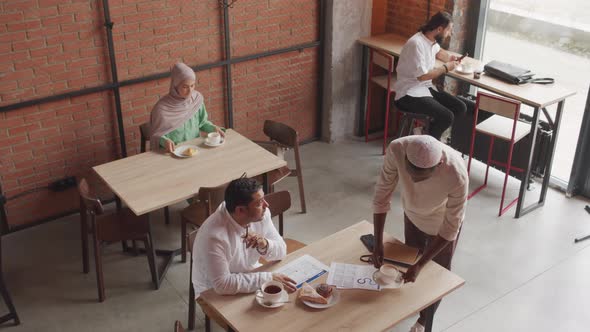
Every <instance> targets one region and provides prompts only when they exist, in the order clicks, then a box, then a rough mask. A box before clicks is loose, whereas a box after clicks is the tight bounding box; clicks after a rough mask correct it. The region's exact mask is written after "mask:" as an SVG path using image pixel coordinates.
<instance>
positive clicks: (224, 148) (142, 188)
mask: <svg viewBox="0 0 590 332" xmlns="http://www.w3.org/2000/svg"><path fill="white" fill-rule="evenodd" d="M225 135H226V140H225V143H224V144H223V145H221V146H219V147H215V148H211V147H208V146H206V145H204V144H203V143H204V140H203V139H202V138H197V139H194V140H191V141H188V142H185V143H183V145H185V144H194V145H197V146H198V153H197V154H196V155H194V156H192V157H190V158H178V157H175V156H172V155H171V154H169V153H158V152H151V151H148V152H145V153H141V154H138V155H135V156H131V157H127V158H123V159H119V160H115V161H112V162H109V163H106V164H103V165H99V166H95V167H94V168H93V169H94V171H95V172H96V173H97V174H98V175H99V176H100V177H101V178H102V180H104V182H105V183H106V184H107V185H108V186H109V187H110V188H111V190H113V192H115V194H116V195H117V196H119V197H120V198H121V200H123V201H124V202H125V203H126V204H127V206H128V207H129V208H130V209H131V210H132V211H133V212H135V214H137V215H142V214H145V213H148V212H151V211H154V210H157V209H160V208H163V207H165V206H168V205H171V204H174V203H177V202H180V201H182V200H185V199H187V198H190V197H193V196H194V195H195V194H196V193H197V192H198V191H199V188H200V187H214V186H218V185H221V184H223V183H226V182H229V181H231V180H233V179H236V178H238V177H240V176H241V175H242V174H243V173H244V172H246V174H247V175H248V176H249V177H252V176H256V175H259V174H263V173H266V172H268V171H272V170H274V169H277V168H280V167H282V166H285V165H286V164H287V163H286V162H285V161H284V160H283V159H281V158H279V157H277V156H275V155H273V154H272V153H270V152H268V151H267V150H265V149H263V148H261V147H260V146H258V145H257V144H256V143H254V142H252V141H250V140H249V139H247V138H245V137H244V136H242V135H240V134H238V133H237V132H236V131H234V130H231V129H229V130H227V132H226V133H225Z"/></svg>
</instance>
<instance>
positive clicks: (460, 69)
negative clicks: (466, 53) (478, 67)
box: [455, 64, 474, 75]
mask: <svg viewBox="0 0 590 332" xmlns="http://www.w3.org/2000/svg"><path fill="white" fill-rule="evenodd" d="M455 71H456V72H458V73H459V74H463V75H468V74H473V71H474V70H473V67H471V68H467V67H465V66H463V65H461V64H460V65H458V66H457V67H455Z"/></svg>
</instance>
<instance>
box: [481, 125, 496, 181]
mask: <svg viewBox="0 0 590 332" xmlns="http://www.w3.org/2000/svg"><path fill="white" fill-rule="evenodd" d="M494 141H495V138H494V137H493V136H490V147H489V148H488V161H487V163H486V165H487V166H486V177H485V180H484V182H483V183H484V185H487V184H488V174H489V170H490V162H491V161H492V151H494Z"/></svg>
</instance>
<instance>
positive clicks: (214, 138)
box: [207, 132, 221, 145]
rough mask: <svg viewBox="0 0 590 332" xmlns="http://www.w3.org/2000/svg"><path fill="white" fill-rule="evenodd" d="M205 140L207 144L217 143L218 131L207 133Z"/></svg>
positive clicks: (218, 141)
mask: <svg viewBox="0 0 590 332" xmlns="http://www.w3.org/2000/svg"><path fill="white" fill-rule="evenodd" d="M207 142H208V143H209V144H213V145H217V144H219V143H221V135H219V133H218V132H213V133H209V134H208V135H207Z"/></svg>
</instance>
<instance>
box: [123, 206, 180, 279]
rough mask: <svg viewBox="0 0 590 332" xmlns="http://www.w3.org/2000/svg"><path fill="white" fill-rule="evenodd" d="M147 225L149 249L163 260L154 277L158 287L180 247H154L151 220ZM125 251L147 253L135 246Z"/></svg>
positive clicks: (177, 254) (134, 253)
mask: <svg viewBox="0 0 590 332" xmlns="http://www.w3.org/2000/svg"><path fill="white" fill-rule="evenodd" d="M148 218H149V217H148ZM148 227H150V230H149V240H150V243H151V249H152V250H153V251H154V254H155V256H161V257H164V261H163V262H162V263H161V264H160V265H158V266H157V268H156V279H157V280H156V289H159V288H160V285H161V284H162V280H164V277H166V273H167V272H168V268H170V265H172V262H173V261H174V257H176V256H179V255H180V254H181V253H182V249H181V248H178V249H174V250H169V249H154V248H155V244H154V240H153V237H152V231H151V222H148ZM125 252H127V253H130V254H132V255H137V252H139V253H140V254H146V253H147V252H146V249H145V248H137V250H133V249H131V248H127V249H126V250H125Z"/></svg>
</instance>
